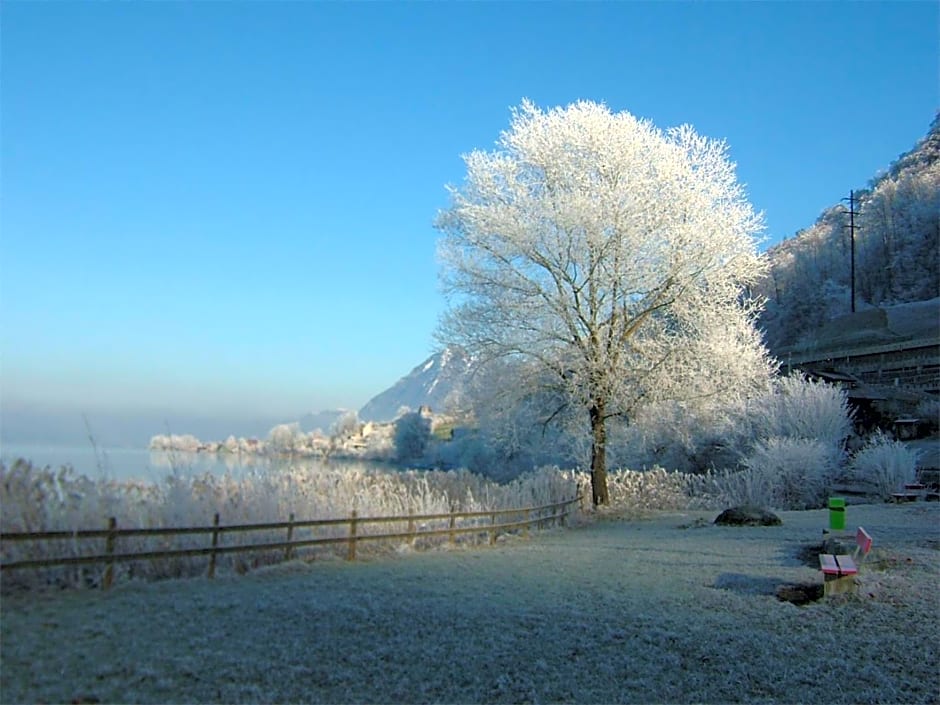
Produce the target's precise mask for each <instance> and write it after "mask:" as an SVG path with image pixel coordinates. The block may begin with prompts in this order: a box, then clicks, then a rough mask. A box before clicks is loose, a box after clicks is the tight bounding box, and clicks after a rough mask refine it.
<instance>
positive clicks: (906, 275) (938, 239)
mask: <svg viewBox="0 0 940 705" xmlns="http://www.w3.org/2000/svg"><path fill="white" fill-rule="evenodd" d="M853 186H854V193H853V196H854V202H853V204H852V205H854V209H855V217H854V219H852V220H850V217H849V213H848V207H847V206H848V205H849V204H835V205H833V206H832V207H830V208H827V209H826V210H825V211H824V212H823V213H822V214H821V215H820V216H819V218H818V219H817V220H816V222H815V223H814V224H813V225H811V226H809V227H808V228H806V229H804V230H801V231H800V232H799V233H797V234H796V235H795V236H794V237H792V238H789V239H786V240H784V241H783V242H781V243H779V244H778V245H776V246H774V247H772V248H770V249H769V250H768V251H767V258H768V261H769V264H770V271H769V273H768V275H767V277H766V278H765V279H764V280H763V281H762V282H760V283H759V284H758V285H757V286H755V287H754V289H753V293H755V294H757V295H760V296H763V297H765V298H766V300H767V306H766V308H765V310H764V312H763V314H762V315H761V318H760V322H759V323H760V327H761V328H762V329H763V330H764V335H765V340H766V342H767V344H768V346H769V348H770V350H771V352H774V353H779V352H780V351H781V350H784V349H788V348H792V347H793V346H797V345H806V344H812V343H813V341H814V340H815V339H816V338H817V337H818V335H819V333H818V331H820V330H821V329H822V328H823V327H824V326H826V324H827V323H828V322H830V321H833V320H835V319H838V318H841V317H844V316H847V315H848V314H850V313H851V312H852V310H853V309H852V300H853V299H852V289H853V287H852V276H851V272H852V271H853V266H852V265H853V259H852V252H853V250H854V253H855V258H854V272H855V277H854V285H855V286H854V289H855V298H854V300H855V309H854V310H855V311H856V312H859V313H861V312H863V311H866V310H868V309H873V308H888V307H892V306H897V305H898V304H906V303H911V302H917V301H928V300H931V299H935V298H937V297H938V296H940V113H938V114H937V115H936V116H935V117H934V120H933V122H932V124H931V125H930V128H929V130H928V132H927V135H926V136H925V137H924V138H923V139H922V140H920V141H919V142H918V143H917V144H916V145H915V146H914V148H913V149H912V150H911V151H909V152H906V153H905V154H902V155H900V156H899V157H898V158H897V159H896V160H895V161H894V162H893V163H892V164H891V165H890V166H889V167H888V168H887V169H886V170H885V171H884V172H882V173H881V174H879V175H876V176H875V177H874V178H872V180H871V181H870V182H869V184H868V185H867V187H859V185H857V184H846V185H845V195H846V196H848V195H849V189H851V188H853ZM843 200H847V199H843ZM853 221H854V225H855V232H854V238H853V237H852V235H853V233H852V231H851V229H850V225H852V224H853ZM853 240H854V243H853ZM851 320H853V321H859V320H861V319H859V318H852V319H851Z"/></svg>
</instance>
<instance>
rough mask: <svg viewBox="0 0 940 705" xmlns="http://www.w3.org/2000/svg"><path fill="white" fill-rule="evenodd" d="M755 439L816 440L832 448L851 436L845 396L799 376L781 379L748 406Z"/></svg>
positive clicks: (843, 393)
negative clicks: (769, 390)
mask: <svg viewBox="0 0 940 705" xmlns="http://www.w3.org/2000/svg"><path fill="white" fill-rule="evenodd" d="M748 417H749V421H750V423H752V435H753V437H754V438H763V439H770V438H774V437H785V438H794V439H805V440H817V441H820V442H822V443H826V444H829V445H830V446H832V447H834V448H839V447H841V446H842V444H843V442H844V441H845V439H846V438H848V437H849V435H850V434H851V433H852V414H851V412H850V410H849V403H848V397H847V396H846V394H845V392H844V391H843V390H841V389H839V388H838V387H835V386H833V385H830V384H827V383H825V382H815V381H813V380H810V379H807V378H806V377H803V376H802V375H791V376H789V377H781V378H779V379H778V380H776V382H775V383H774V388H773V390H772V391H771V392H770V393H768V394H766V395H763V396H761V397H759V398H757V399H755V400H754V401H753V402H752V403H749V404H748Z"/></svg>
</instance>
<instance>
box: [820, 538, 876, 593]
mask: <svg viewBox="0 0 940 705" xmlns="http://www.w3.org/2000/svg"><path fill="white" fill-rule="evenodd" d="M855 544H856V548H855V552H854V553H853V554H852V555H851V556H850V555H833V554H831V553H820V554H819V568H820V570H822V572H823V580H824V582H823V594H824V595H837V594H839V593H844V592H854V591H855V576H856V575H858V568H859V565H860V564H861V562H862V561H863V560H864V559H865V556H867V555H868V552H869V551H871V545H872V538H871V536H870V535H869V533H868V532H867V531H865V529H863V528H862V527H861V526H860V527H858V531H856V532H855Z"/></svg>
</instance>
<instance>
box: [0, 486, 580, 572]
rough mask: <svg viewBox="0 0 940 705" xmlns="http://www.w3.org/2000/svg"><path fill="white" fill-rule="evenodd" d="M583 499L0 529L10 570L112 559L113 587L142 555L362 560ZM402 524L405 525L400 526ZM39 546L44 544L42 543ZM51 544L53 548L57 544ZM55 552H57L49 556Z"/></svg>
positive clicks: (560, 511)
mask: <svg viewBox="0 0 940 705" xmlns="http://www.w3.org/2000/svg"><path fill="white" fill-rule="evenodd" d="M580 501H581V496H580V495H578V496H576V497H574V498H572V499H568V500H564V501H561V502H554V503H552V504H545V505H541V506H533V507H522V508H518V509H499V510H490V511H474V512H457V511H456V510H455V509H454V508H452V509H451V511H450V512H448V513H442V514H421V515H409V516H383V517H368V516H366V517H360V516H358V515H357V513H356V512H355V511H352V512H351V513H350V515H349V516H348V517H346V518H336V519H315V520H301V521H297V520H295V519H294V515H293V514H291V515H290V517H289V518H288V520H287V521H285V522H273V523H259V524H237V525H228V526H226V525H223V524H221V521H220V516H219V514H215V516H214V517H213V521H212V524H211V525H210V526H194V527H165V528H153V529H143V528H127V529H123V528H119V527H118V526H117V521H116V520H115V519H114V518H113V517H110V518H109V519H108V522H107V528H104V529H90V530H80V531H39V532H7V533H2V534H0V546H2V556H3V558H2V562H0V572H2V573H3V574H4V575H7V574H9V572H10V571H19V570H26V569H33V570H43V569H47V568H58V567H63V566H85V565H104V566H105V569H104V573H103V574H102V576H101V579H100V584H101V587H102V589H104V590H107V589H108V588H110V586H111V584H112V583H113V581H114V567H115V564H117V563H131V564H135V563H140V562H142V561H150V562H153V561H160V560H166V559H181V558H192V557H199V556H208V559H209V563H208V568H207V574H208V577H210V578H212V577H214V576H215V571H216V562H217V557H218V556H224V555H228V554H239V553H249V552H254V553H257V552H261V553H266V554H269V555H271V554H273V555H271V559H272V560H270V562H277V561H281V560H284V561H287V560H291V559H292V558H294V557H295V556H296V555H297V551H298V550H299V549H305V548H312V547H323V546H330V547H334V548H335V547H337V546H345V557H346V559H347V560H350V561H353V560H356V555H357V550H358V546H359V544H360V543H361V542H364V541H371V542H394V541H405V542H407V543H409V544H411V545H412V546H415V545H416V544H417V543H418V541H419V540H421V541H424V540H428V539H430V540H431V541H432V542H433V540H435V539H437V540H442V539H443V537H445V536H446V537H447V541H448V542H449V543H450V544H452V545H456V544H457V542H458V536H467V537H480V536H487V537H488V539H489V544H490V545H492V544H495V543H496V539H497V537H498V536H499V535H500V534H502V533H506V532H511V531H522V532H523V533H527V532H528V530H529V528H530V527H531V526H535V527H536V528H537V529H541V528H542V527H543V526H545V525H546V524H548V525H555V524H561V525H562V526H564V524H565V521H566V519H567V517H568V515H569V514H570V512H571V507H572V505H574V504H575V503H578V502H580ZM395 524H397V525H398V527H400V528H401V529H402V530H400V531H395V530H394V529H395V528H398V527H395V526H394V525H395ZM343 526H345V527H346V531H345V533H342V534H341V535H340V532H339V531H337V530H338V529H340V528H341V527H343ZM375 526H381V527H384V528H390V529H391V530H387V531H383V532H374V531H369V528H370V527H375ZM316 532H321V534H322V533H333V534H335V535H332V536H327V535H315V533H316ZM252 533H255V534H257V533H261V534H262V536H261V540H260V541H258V540H256V541H254V542H248V543H236V544H233V543H231V542H230V541H229V542H226V541H225V538H226V537H229V536H234V535H238V534H243V535H248V534H252ZM207 534H208V535H209V537H210V539H209V545H201V546H189V547H182V548H181V547H177V548H169V547H163V548H159V549H156V550H153V549H151V550H127V548H126V547H124V546H122V545H121V544H122V543H123V544H126V543H128V540H129V539H138V540H141V539H143V540H154V539H156V540H163V541H166V540H167V539H168V538H172V537H192V536H200V535H201V536H205V535H207ZM95 539H97V540H99V541H100V540H101V539H104V550H103V552H102V553H91V554H86V553H83V552H81V551H78V545H79V542H80V541H88V540H95ZM54 546H59V547H64V548H65V550H68V549H69V548H71V549H72V551H73V553H79V555H55V554H56V553H60V554H61V553H62V552H63V551H62V549H61V548H59V549H56V548H53V547H54ZM37 547H41V548H40V549H39V550H37ZM50 549H51V550H50ZM37 553H46V554H47V555H46V556H44V557H29V556H35V555H36V554H37ZM49 553H52V554H53V555H48V554H49Z"/></svg>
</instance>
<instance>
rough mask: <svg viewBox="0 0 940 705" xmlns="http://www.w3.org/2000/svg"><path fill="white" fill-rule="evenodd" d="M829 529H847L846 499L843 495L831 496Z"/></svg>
mask: <svg viewBox="0 0 940 705" xmlns="http://www.w3.org/2000/svg"><path fill="white" fill-rule="evenodd" d="M829 529H830V530H831V531H843V530H844V529H845V499H844V498H843V497H830V498H829Z"/></svg>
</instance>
